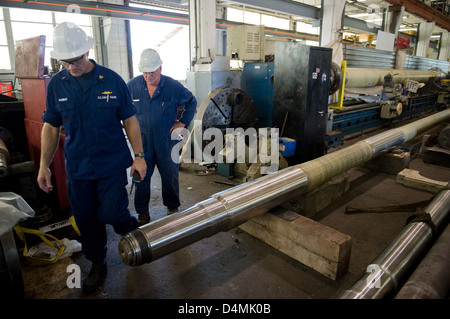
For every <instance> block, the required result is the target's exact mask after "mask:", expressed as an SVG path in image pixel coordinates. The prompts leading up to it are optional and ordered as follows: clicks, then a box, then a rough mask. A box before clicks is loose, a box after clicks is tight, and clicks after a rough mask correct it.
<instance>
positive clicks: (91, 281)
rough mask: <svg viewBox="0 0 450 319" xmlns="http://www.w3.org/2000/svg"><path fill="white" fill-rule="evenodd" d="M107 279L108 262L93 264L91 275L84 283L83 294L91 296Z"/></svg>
mask: <svg viewBox="0 0 450 319" xmlns="http://www.w3.org/2000/svg"><path fill="white" fill-rule="evenodd" d="M105 278H106V262H93V263H92V268H91V270H90V271H89V275H88V276H87V278H86V279H85V280H84V282H83V292H84V293H85V294H90V293H92V292H93V291H94V290H96V289H97V288H98V287H100V285H101V284H102V283H103V281H104V280H105Z"/></svg>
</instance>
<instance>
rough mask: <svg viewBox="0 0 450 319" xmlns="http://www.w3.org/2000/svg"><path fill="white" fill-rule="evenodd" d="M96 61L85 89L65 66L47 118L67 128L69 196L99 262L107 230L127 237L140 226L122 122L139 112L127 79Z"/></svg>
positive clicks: (53, 85) (86, 247)
mask: <svg viewBox="0 0 450 319" xmlns="http://www.w3.org/2000/svg"><path fill="white" fill-rule="evenodd" d="M91 61H92V62H93V63H94V64H95V68H94V69H93V70H92V71H91V72H93V74H92V76H91V77H90V80H89V81H90V82H89V83H87V84H86V85H85V88H84V90H83V89H82V88H81V87H80V85H79V84H78V82H77V80H76V79H75V78H74V77H73V76H72V75H70V73H69V72H68V71H67V70H65V69H63V70H61V71H60V72H58V73H57V74H56V75H54V76H53V78H52V79H51V80H50V82H49V84H48V88H47V108H46V110H45V112H44V114H43V115H42V120H43V121H44V122H47V123H49V124H50V125H52V126H54V127H60V126H61V125H63V126H64V131H65V140H64V155H65V160H66V173H67V183H68V192H69V200H70V204H71V208H72V212H73V215H74V217H75V221H76V223H77V226H78V228H79V230H80V232H81V236H82V247H83V253H84V254H85V256H86V258H87V259H89V260H91V261H93V262H101V261H104V259H105V258H106V250H107V247H106V243H107V238H106V228H105V224H111V225H112V226H113V227H114V230H115V231H116V232H117V233H118V234H121V235H125V234H126V233H128V232H130V231H132V230H134V229H135V228H136V227H137V226H138V224H137V220H136V218H134V217H132V216H131V214H130V212H129V210H128V193H127V191H126V188H125V186H126V184H127V183H128V177H127V171H126V170H127V168H128V167H130V166H131V164H132V162H133V158H132V156H131V154H130V149H129V147H128V144H127V141H126V137H125V134H124V131H123V128H122V122H121V121H122V120H125V119H127V118H129V117H131V116H133V115H134V114H135V112H136V110H135V108H134V106H133V104H132V100H131V98H130V94H129V91H128V89H127V86H126V83H125V81H124V80H123V79H122V78H121V77H120V76H119V75H118V74H117V73H115V72H114V71H112V70H110V69H107V68H105V67H103V66H101V65H98V64H96V63H95V62H94V61H93V60H91Z"/></svg>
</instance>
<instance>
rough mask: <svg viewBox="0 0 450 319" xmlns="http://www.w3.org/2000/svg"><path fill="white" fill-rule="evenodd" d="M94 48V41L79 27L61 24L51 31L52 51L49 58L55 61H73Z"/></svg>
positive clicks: (69, 23)
mask: <svg viewBox="0 0 450 319" xmlns="http://www.w3.org/2000/svg"><path fill="white" fill-rule="evenodd" d="M93 46H94V39H93V38H92V37H90V36H88V35H86V32H84V31H83V29H81V28H80V27H79V26H77V25H76V24H74V23H71V22H63V23H60V24H58V25H57V26H56V27H55V28H54V29H53V50H52V51H50V56H51V57H52V58H54V59H56V60H66V59H73V58H76V57H79V56H80V55H83V54H84V53H86V52H88V51H89V50H90V49H91V48H92V47H93Z"/></svg>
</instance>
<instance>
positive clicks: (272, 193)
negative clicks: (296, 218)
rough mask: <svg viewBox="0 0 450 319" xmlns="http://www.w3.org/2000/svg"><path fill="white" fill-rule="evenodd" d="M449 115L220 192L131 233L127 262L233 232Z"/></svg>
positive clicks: (124, 254) (123, 243)
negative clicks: (222, 232) (215, 235)
mask: <svg viewBox="0 0 450 319" xmlns="http://www.w3.org/2000/svg"><path fill="white" fill-rule="evenodd" d="M449 119H450V109H447V110H444V111H441V112H439V113H436V114H433V115H431V116H428V117H426V118H423V119H421V120H418V121H415V122H413V123H410V124H407V125H405V126H402V127H399V128H395V129H391V130H388V131H386V132H383V133H381V134H378V135H375V136H373V137H370V138H367V139H365V140H363V141H360V142H358V143H355V144H353V145H351V146H348V147H346V148H343V149H341V150H338V151H335V152H332V153H329V154H326V155H324V156H321V157H319V158H316V159H314V160H311V161H308V162H305V163H301V164H298V165H295V166H291V167H287V168H285V169H282V170H279V171H278V172H276V173H273V174H269V175H265V176H263V177H260V178H258V179H255V180H252V181H250V182H247V183H244V184H241V185H238V186H235V187H233V188H230V189H228V190H225V191H223V192H219V193H217V194H214V195H212V196H211V197H210V198H208V199H206V200H205V201H202V202H200V203H197V204H196V205H194V206H193V207H191V208H188V209H186V210H184V211H182V212H180V213H179V214H174V215H169V216H167V217H164V218H161V219H159V220H156V221H153V222H151V223H149V224H146V225H144V226H141V227H139V228H137V229H135V230H133V231H131V232H129V233H128V234H126V235H125V236H123V237H122V238H121V240H120V241H119V244H118V249H119V255H120V257H121V259H122V260H123V262H124V263H125V264H126V265H129V266H137V265H142V264H144V263H149V262H152V261H154V260H157V259H158V258H161V257H163V256H165V255H168V254H170V253H172V252H174V251H176V250H178V249H180V248H183V247H186V246H188V245H190V244H192V243H194V242H197V241H199V240H200V239H203V238H206V237H209V236H212V235H214V234H216V233H219V232H221V231H228V230H230V229H232V228H234V227H236V226H239V225H240V224H242V223H244V222H245V221H247V220H249V219H251V218H254V217H255V216H258V215H261V214H263V213H267V212H268V211H269V210H270V209H272V208H275V207H276V206H278V205H280V204H281V203H283V202H285V201H287V200H290V199H292V198H295V197H296V196H299V195H301V194H304V193H306V192H308V191H310V190H312V189H315V188H317V187H318V186H320V185H322V184H323V183H325V182H326V181H328V180H330V179H331V178H333V177H334V176H336V175H338V174H341V173H343V172H345V171H347V170H348V169H350V168H352V167H355V166H357V165H360V164H362V163H365V162H367V161H369V160H370V159H372V158H374V157H375V156H377V155H378V154H380V153H381V152H382V151H384V150H387V149H389V148H391V147H393V146H396V145H399V144H401V143H404V142H406V141H408V140H410V139H412V138H413V137H415V136H416V135H417V134H420V133H422V132H424V131H426V130H428V129H430V128H432V127H433V126H435V125H437V124H438V123H441V122H443V121H448V120H449Z"/></svg>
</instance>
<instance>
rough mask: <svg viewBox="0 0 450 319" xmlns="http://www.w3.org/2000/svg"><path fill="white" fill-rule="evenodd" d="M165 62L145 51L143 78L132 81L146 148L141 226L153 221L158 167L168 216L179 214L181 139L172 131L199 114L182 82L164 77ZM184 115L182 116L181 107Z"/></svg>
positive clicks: (139, 195)
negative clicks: (176, 157) (176, 154)
mask: <svg viewBox="0 0 450 319" xmlns="http://www.w3.org/2000/svg"><path fill="white" fill-rule="evenodd" d="M161 65H162V61H161V58H160V56H159V54H158V52H157V51H155V50H153V49H146V50H144V51H142V53H141V56H140V61H139V71H140V72H142V73H143V74H142V75H139V76H137V77H135V78H133V79H132V80H130V81H129V82H128V88H129V89H130V93H131V97H132V99H133V104H134V106H135V107H136V117H137V119H138V121H139V125H140V127H141V134H142V142H143V145H144V154H145V161H146V162H147V164H148V166H147V174H146V176H145V178H144V180H143V181H142V182H141V183H139V185H138V186H137V188H136V194H135V198H134V205H135V208H136V213H137V214H138V216H139V218H138V222H139V224H140V225H143V224H146V223H148V222H150V214H149V202H150V179H151V177H152V175H153V171H154V169H155V165H156V166H157V167H158V171H159V173H160V176H161V186H162V187H161V190H162V198H163V204H164V206H166V207H167V214H168V215H169V214H172V213H174V212H177V211H178V207H179V206H180V194H179V183H178V180H179V163H175V162H174V161H173V160H172V158H171V152H172V148H173V147H178V145H177V143H178V142H179V140H178V139H176V138H175V139H172V138H171V135H172V132H174V131H175V132H176V130H177V129H182V128H184V127H186V126H188V125H189V124H190V123H191V121H192V118H193V117H194V115H195V110H196V108H197V100H196V98H195V97H194V95H193V94H192V93H191V92H190V91H189V90H188V89H186V88H185V87H184V86H183V85H182V84H181V83H180V82H178V81H176V80H174V79H172V78H171V77H168V76H165V75H162V74H161V70H162V66H161ZM179 107H182V108H183V112H182V113H181V115H180V116H178V108H179Z"/></svg>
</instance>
